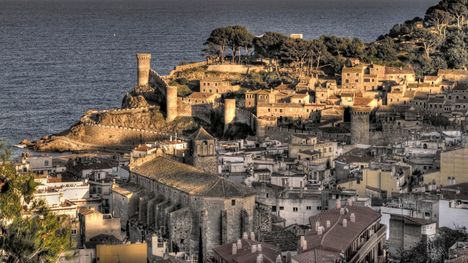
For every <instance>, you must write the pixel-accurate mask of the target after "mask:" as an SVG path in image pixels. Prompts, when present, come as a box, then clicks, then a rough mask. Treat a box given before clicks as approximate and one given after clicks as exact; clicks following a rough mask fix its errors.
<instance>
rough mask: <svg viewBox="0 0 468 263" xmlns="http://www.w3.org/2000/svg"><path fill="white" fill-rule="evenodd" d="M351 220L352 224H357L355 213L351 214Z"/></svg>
mask: <svg viewBox="0 0 468 263" xmlns="http://www.w3.org/2000/svg"><path fill="white" fill-rule="evenodd" d="M349 220H350V221H351V222H352V223H356V215H355V214H354V213H351V215H350V216H349Z"/></svg>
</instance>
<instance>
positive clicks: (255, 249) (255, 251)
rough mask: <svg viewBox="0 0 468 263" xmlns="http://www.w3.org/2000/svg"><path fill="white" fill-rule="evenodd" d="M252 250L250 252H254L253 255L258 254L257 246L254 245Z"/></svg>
mask: <svg viewBox="0 0 468 263" xmlns="http://www.w3.org/2000/svg"><path fill="white" fill-rule="evenodd" d="M250 248H251V250H250V251H251V252H252V254H254V253H257V245H252V247H250Z"/></svg>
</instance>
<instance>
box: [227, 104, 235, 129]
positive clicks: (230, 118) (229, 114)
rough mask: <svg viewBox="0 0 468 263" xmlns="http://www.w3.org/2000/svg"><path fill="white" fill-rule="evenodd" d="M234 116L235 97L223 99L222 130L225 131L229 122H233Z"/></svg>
mask: <svg viewBox="0 0 468 263" xmlns="http://www.w3.org/2000/svg"><path fill="white" fill-rule="evenodd" d="M235 117H236V99H225V100H224V132H226V130H227V128H228V126H229V124H232V123H233V122H234V118H235Z"/></svg>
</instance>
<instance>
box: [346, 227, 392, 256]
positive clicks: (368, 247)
mask: <svg viewBox="0 0 468 263" xmlns="http://www.w3.org/2000/svg"><path fill="white" fill-rule="evenodd" d="M385 234H386V226H385V225H382V227H380V229H379V230H377V232H376V233H374V234H373V235H372V236H370V237H369V239H368V240H367V241H366V243H364V244H363V245H362V246H361V248H359V250H358V251H357V252H356V254H354V256H353V257H352V258H351V260H349V262H361V261H362V259H363V258H364V257H365V256H366V255H367V254H369V252H371V251H372V249H373V248H375V246H377V245H378V242H379V240H384V239H385ZM377 256H378V258H377V260H378V262H384V261H381V259H380V256H381V255H377Z"/></svg>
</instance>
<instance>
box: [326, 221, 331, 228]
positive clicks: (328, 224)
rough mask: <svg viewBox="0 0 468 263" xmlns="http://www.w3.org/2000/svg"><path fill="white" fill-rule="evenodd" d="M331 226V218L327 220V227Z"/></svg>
mask: <svg viewBox="0 0 468 263" xmlns="http://www.w3.org/2000/svg"><path fill="white" fill-rule="evenodd" d="M330 227H331V222H330V220H327V228H330Z"/></svg>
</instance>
